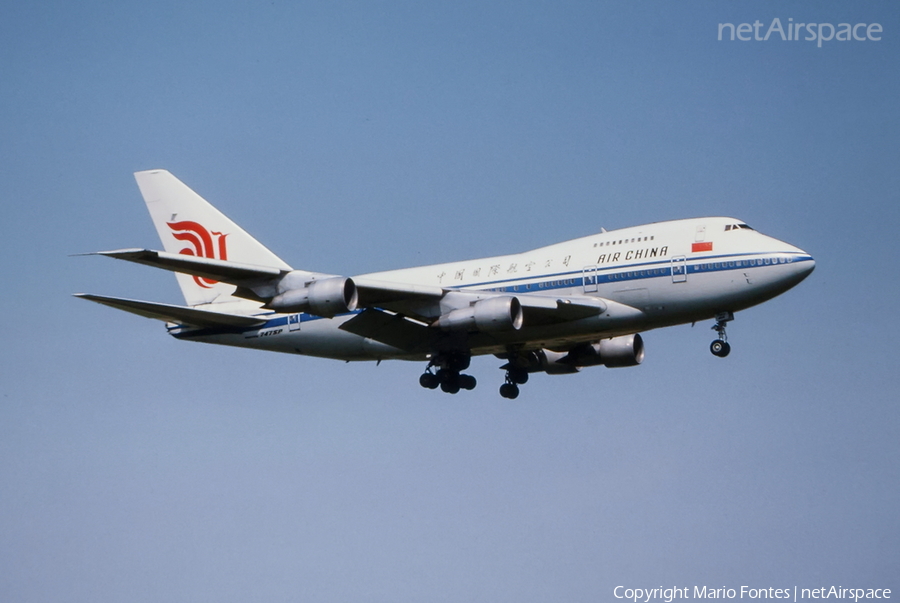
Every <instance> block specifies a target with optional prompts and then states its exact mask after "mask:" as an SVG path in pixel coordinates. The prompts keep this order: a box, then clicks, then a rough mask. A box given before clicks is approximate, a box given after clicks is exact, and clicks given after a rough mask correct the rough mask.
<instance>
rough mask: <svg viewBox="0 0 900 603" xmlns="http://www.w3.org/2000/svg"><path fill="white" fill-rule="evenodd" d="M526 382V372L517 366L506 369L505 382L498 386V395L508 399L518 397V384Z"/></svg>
mask: <svg viewBox="0 0 900 603" xmlns="http://www.w3.org/2000/svg"><path fill="white" fill-rule="evenodd" d="M527 382H528V372H527V371H524V370H522V369H519V368H511V369H509V370H508V371H506V383H504V384H503V385H501V386H500V395H501V396H503V397H504V398H508V399H510V400H515V399H516V398H518V397H519V386H520V385H524V384H525V383H527Z"/></svg>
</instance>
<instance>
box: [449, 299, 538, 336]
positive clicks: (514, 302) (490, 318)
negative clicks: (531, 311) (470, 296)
mask: <svg viewBox="0 0 900 603" xmlns="http://www.w3.org/2000/svg"><path fill="white" fill-rule="evenodd" d="M522 317H523V315H522V304H521V303H520V302H519V300H518V299H517V298H515V297H490V298H488V299H482V300H479V301H477V302H475V303H473V304H472V305H470V306H467V307H465V308H458V309H456V310H451V311H450V312H448V313H447V314H444V315H443V316H441V317H440V318H439V319H438V320H437V322H436V323H435V324H436V325H437V326H439V327H440V328H442V329H444V330H445V331H451V330H454V331H455V330H467V331H478V332H480V333H491V332H497V331H518V330H519V329H521V328H522Z"/></svg>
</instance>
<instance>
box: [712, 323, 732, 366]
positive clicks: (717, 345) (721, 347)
mask: <svg viewBox="0 0 900 603" xmlns="http://www.w3.org/2000/svg"><path fill="white" fill-rule="evenodd" d="M732 320H734V314H733V313H731V312H719V313H718V314H716V324H715V325H713V327H712V328H713V331H715V332H716V333H718V334H719V338H718V339H716V340H715V341H713V342H712V343H711V344H709V351H710V352H712V353H713V355H714V356H718V357H719V358H724V357H725V356H727V355H728V353H729V352H731V344H729V343H728V335H726V334H725V325H726V324H727V323H728V322H730V321H732Z"/></svg>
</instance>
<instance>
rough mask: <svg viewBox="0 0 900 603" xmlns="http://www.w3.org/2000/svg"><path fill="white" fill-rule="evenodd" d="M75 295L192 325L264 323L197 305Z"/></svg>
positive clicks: (220, 325)
mask: <svg viewBox="0 0 900 603" xmlns="http://www.w3.org/2000/svg"><path fill="white" fill-rule="evenodd" d="M75 297H80V298H82V299H87V300H90V301H92V302H97V303H98V304H103V305H104V306H109V307H111V308H116V309H117V310H124V311H125V312H131V313H132V314H137V315H138V316H143V317H145V318H153V319H156V320H162V321H165V322H175V323H178V324H183V325H190V326H195V327H232V328H252V327H258V326H261V325H264V324H265V323H266V321H265V320H263V319H261V318H256V317H253V316H241V315H238V314H226V313H224V312H213V311H210V310H198V309H197V308H188V307H186V306H175V305H172V304H160V303H157V302H149V301H141V300H137V299H124V298H121V297H108V296H105V295H91V294H88V293H76V294H75Z"/></svg>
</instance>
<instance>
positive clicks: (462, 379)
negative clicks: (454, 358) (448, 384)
mask: <svg viewBox="0 0 900 603" xmlns="http://www.w3.org/2000/svg"><path fill="white" fill-rule="evenodd" d="M477 383H478V382H477V381H476V380H475V377H473V376H472V375H460V376H459V386H460V387H461V388H462V389H468V390H472V389H475V385H477Z"/></svg>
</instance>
